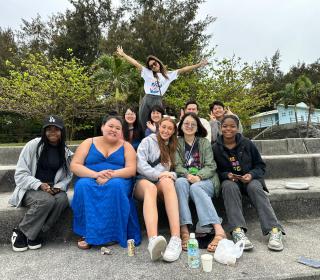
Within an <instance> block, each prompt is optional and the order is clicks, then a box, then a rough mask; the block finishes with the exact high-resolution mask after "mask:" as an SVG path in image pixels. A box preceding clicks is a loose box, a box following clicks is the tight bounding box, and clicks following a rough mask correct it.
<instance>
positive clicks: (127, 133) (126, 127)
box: [122, 107, 143, 141]
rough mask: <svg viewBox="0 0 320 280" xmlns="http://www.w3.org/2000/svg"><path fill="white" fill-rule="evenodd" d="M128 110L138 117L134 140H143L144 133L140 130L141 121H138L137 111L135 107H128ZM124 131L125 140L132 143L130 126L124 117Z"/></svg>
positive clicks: (135, 122)
mask: <svg viewBox="0 0 320 280" xmlns="http://www.w3.org/2000/svg"><path fill="white" fill-rule="evenodd" d="M127 110H130V111H132V112H133V113H135V115H136V120H135V121H134V123H133V134H132V140H133V139H142V138H143V133H142V131H141V129H140V126H139V120H138V114H137V111H138V110H137V109H136V108H135V107H127ZM122 130H123V138H124V140H126V141H130V129H129V125H128V123H127V121H126V119H125V117H124V119H123V125H122Z"/></svg>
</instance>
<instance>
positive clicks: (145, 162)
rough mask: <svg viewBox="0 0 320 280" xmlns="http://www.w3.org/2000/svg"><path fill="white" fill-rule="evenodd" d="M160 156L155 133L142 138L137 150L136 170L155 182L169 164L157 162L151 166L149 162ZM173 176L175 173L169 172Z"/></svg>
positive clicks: (167, 168)
mask: <svg viewBox="0 0 320 280" xmlns="http://www.w3.org/2000/svg"><path fill="white" fill-rule="evenodd" d="M159 158H160V148H159V144H158V139H157V135H156V134H154V133H153V134H151V135H149V136H148V137H146V138H144V139H143V140H142V141H141V143H140V145H139V147H138V150H137V172H138V173H139V174H140V175H143V176H144V177H146V178H147V179H148V180H150V181H153V182H156V181H158V180H159V175H160V174H161V173H162V172H164V171H169V170H170V169H169V166H164V165H162V164H161V163H158V164H157V165H156V166H154V167H152V166H151V164H150V163H153V162H156V161H157V160H158V159H159ZM171 173H172V175H173V176H174V178H176V177H177V176H176V173H175V172H171Z"/></svg>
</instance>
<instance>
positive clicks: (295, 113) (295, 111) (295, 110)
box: [294, 105, 301, 138]
mask: <svg viewBox="0 0 320 280" xmlns="http://www.w3.org/2000/svg"><path fill="white" fill-rule="evenodd" d="M294 116H295V118H296V127H297V130H298V135H299V138H301V134H300V128H299V123H298V115H297V107H296V105H294Z"/></svg>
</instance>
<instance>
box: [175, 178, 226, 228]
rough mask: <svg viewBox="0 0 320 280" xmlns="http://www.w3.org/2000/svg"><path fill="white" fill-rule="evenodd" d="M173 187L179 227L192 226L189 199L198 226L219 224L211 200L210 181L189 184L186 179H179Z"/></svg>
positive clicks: (211, 189) (211, 187)
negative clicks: (177, 204) (196, 215)
mask: <svg viewBox="0 0 320 280" xmlns="http://www.w3.org/2000/svg"><path fill="white" fill-rule="evenodd" d="M175 187H176V192H177V196H178V201H179V218H180V225H192V217H191V212H190V208H189V197H191V199H192V200H193V202H194V204H195V206H196V210H197V214H198V219H199V224H200V226H205V225H212V224H221V219H220V218H219V216H218V214H217V211H216V209H215V208H214V205H213V203H212V200H211V198H212V197H213V196H214V186H213V183H212V181H211V180H209V179H208V180H203V181H200V182H197V183H194V184H191V183H190V182H189V181H188V180H187V179H186V178H184V177H180V178H178V179H177V180H176V182H175Z"/></svg>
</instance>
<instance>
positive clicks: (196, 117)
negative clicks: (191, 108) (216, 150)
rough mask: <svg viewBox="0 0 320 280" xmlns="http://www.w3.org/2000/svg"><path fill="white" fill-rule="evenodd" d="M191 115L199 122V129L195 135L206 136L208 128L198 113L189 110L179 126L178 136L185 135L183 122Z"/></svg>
mask: <svg viewBox="0 0 320 280" xmlns="http://www.w3.org/2000/svg"><path fill="white" fill-rule="evenodd" d="M189 116H190V117H192V118H193V119H194V120H195V121H196V122H197V131H196V133H195V136H196V137H206V136H207V135H208V132H207V130H206V129H205V127H204V126H203V125H202V123H201V121H200V118H199V117H198V115H197V114H195V113H193V112H189V113H186V114H184V115H183V117H182V119H181V121H180V122H179V126H178V136H182V137H183V136H184V133H183V130H182V126H183V122H184V120H185V119H186V117H189Z"/></svg>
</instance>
